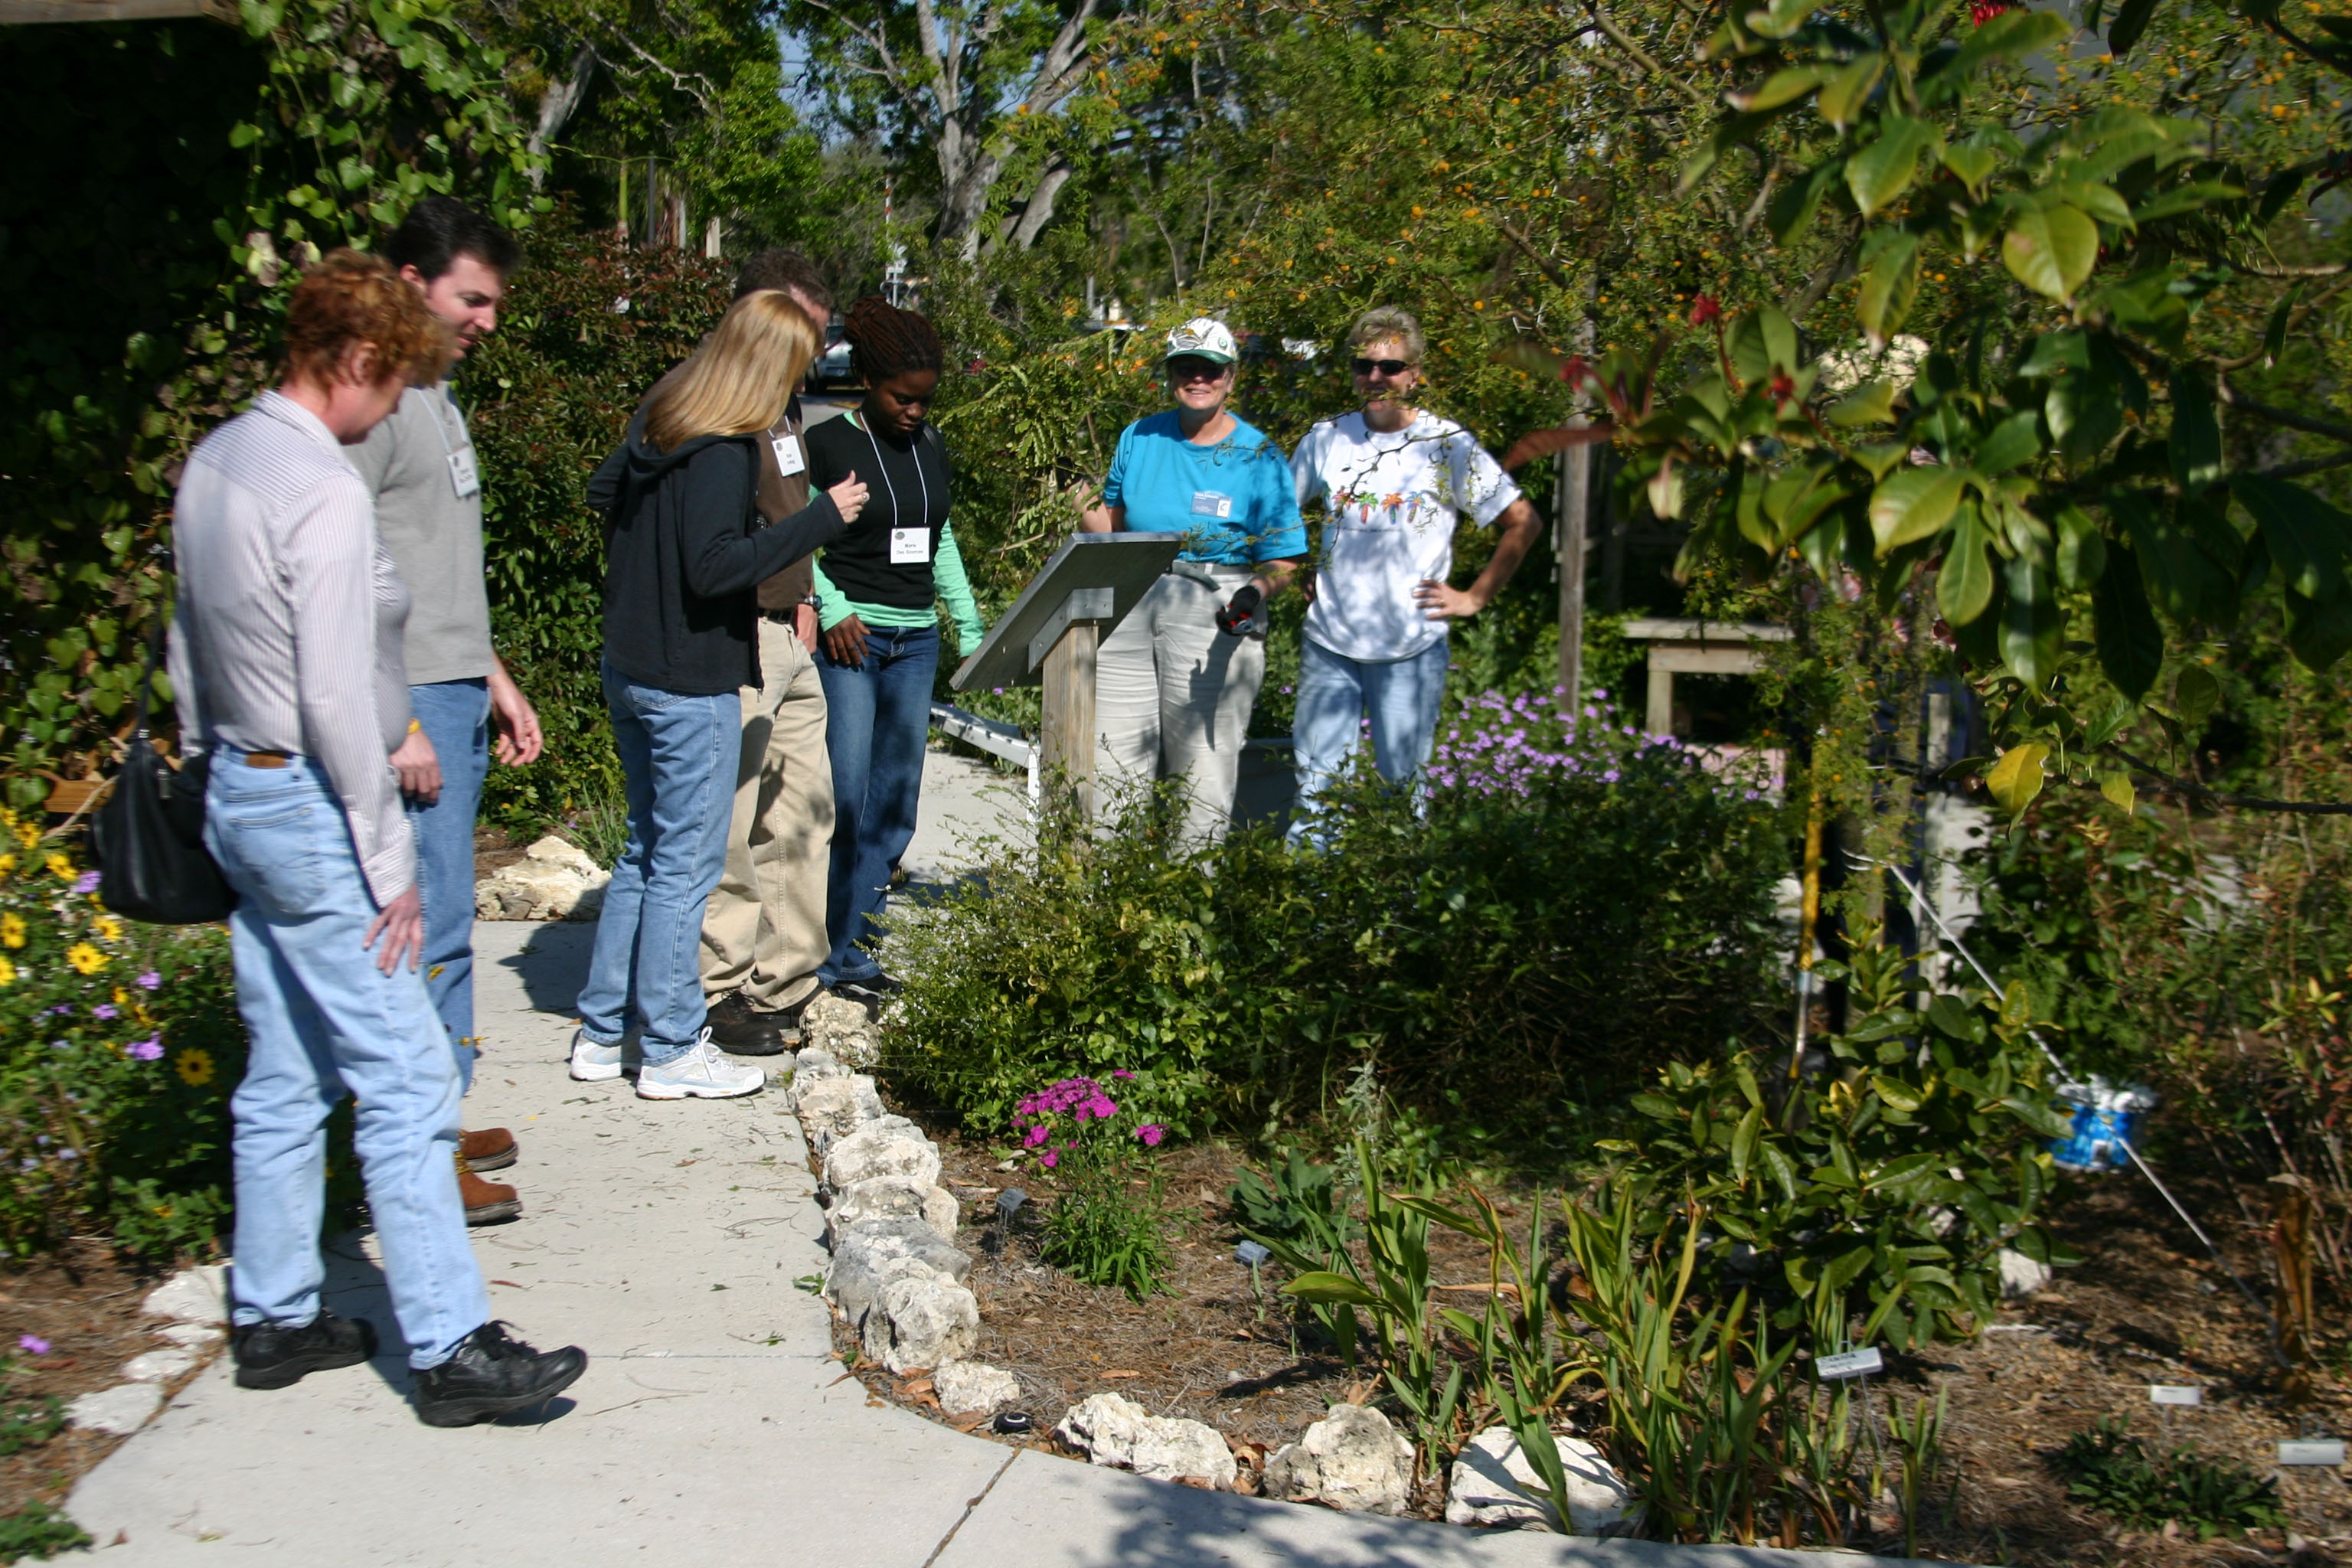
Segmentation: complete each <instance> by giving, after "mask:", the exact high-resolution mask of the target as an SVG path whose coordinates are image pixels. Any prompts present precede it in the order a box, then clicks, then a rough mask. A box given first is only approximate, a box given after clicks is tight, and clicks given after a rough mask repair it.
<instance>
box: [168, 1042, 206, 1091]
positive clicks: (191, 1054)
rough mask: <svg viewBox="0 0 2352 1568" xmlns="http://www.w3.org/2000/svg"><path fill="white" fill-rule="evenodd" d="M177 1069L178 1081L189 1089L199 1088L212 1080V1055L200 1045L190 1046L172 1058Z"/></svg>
mask: <svg viewBox="0 0 2352 1568" xmlns="http://www.w3.org/2000/svg"><path fill="white" fill-rule="evenodd" d="M172 1066H173V1068H176V1069H178V1071H179V1074H180V1081H181V1082H182V1083H184V1084H186V1085H188V1086H189V1087H190V1088H191V1089H194V1088H201V1087H202V1086H203V1085H205V1084H208V1083H210V1082H212V1080H213V1056H212V1053H211V1052H210V1051H207V1050H205V1049H204V1048H203V1047H190V1048H189V1049H187V1050H184V1051H182V1052H181V1053H180V1054H179V1055H178V1056H175V1057H173V1058H172Z"/></svg>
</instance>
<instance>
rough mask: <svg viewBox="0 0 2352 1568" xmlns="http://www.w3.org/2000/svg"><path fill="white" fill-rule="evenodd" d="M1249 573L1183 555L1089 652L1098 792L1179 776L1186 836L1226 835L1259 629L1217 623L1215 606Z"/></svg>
mask: <svg viewBox="0 0 2352 1568" xmlns="http://www.w3.org/2000/svg"><path fill="white" fill-rule="evenodd" d="M1249 580H1250V574H1249V572H1248V570H1247V569H1246V568H1244V567H1239V566H1214V565H1194V564H1191V563H1182V564H1180V565H1179V566H1178V567H1177V568H1176V569H1175V570H1174V571H1171V572H1170V573H1169V574H1167V575H1166V576H1164V577H1162V578H1160V581H1158V582H1157V583H1154V584H1152V585H1151V589H1150V592H1149V593H1147V594H1145V595H1143V600H1142V602H1141V603H1140V604H1139V605H1136V606H1135V608H1134V609H1133V610H1131V611H1129V614H1128V617H1127V619H1125V620H1123V621H1121V622H1120V623H1119V624H1118V630H1116V631H1114V632H1112V633H1111V635H1110V636H1109V637H1106V638H1104V639H1103V645H1102V648H1101V650H1100V651H1099V652H1098V653H1097V654H1096V656H1095V729H1096V731H1097V743H1096V746H1095V798H1096V799H1097V801H1098V802H1101V803H1103V804H1105V805H1108V804H1109V803H1110V802H1112V801H1114V800H1116V799H1118V796H1119V795H1120V794H1121V793H1122V792H1126V793H1132V792H1133V791H1134V790H1135V789H1137V788H1138V787H1139V786H1146V787H1148V786H1149V785H1150V783H1151V781H1152V780H1153V779H1155V778H1171V779H1175V778H1181V779H1182V780H1183V781H1184V795H1185V804H1184V837H1185V840H1186V841H1187V842H1189V843H1194V844H1202V843H1214V842H1215V841H1216V840H1218V839H1220V838H1223V837H1224V835H1225V829H1226V827H1227V826H1229V824H1230V822H1231V819H1232V817H1233V813H1234V784H1235V783H1236V782H1237V781H1238V780H1239V778H1240V776H1241V765H1242V742H1244V741H1245V740H1246V739H1247V738H1248V736H1249V716H1250V709H1251V708H1252V707H1253V706H1254V705H1255V703H1256V701H1257V689H1258V686H1259V685H1260V683H1262V682H1263V681H1264V680H1265V632H1264V631H1263V630H1262V629H1253V630H1251V631H1249V632H1246V633H1244V634H1243V635H1242V636H1240V637H1234V636H1232V635H1230V634H1228V633H1226V632H1223V631H1221V630H1219V629H1218V626H1217V612H1218V611H1219V610H1221V609H1223V608H1224V606H1225V603H1226V601H1227V600H1229V599H1231V598H1232V597H1233V596H1234V592H1235V591H1236V590H1237V589H1239V588H1240V587H1241V586H1242V584H1244V583H1247V582H1248V581H1249Z"/></svg>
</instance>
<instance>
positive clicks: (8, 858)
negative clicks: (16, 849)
mask: <svg viewBox="0 0 2352 1568" xmlns="http://www.w3.org/2000/svg"><path fill="white" fill-rule="evenodd" d="M15 869H16V857H15V856H14V855H0V877H5V876H6V875H7V874H8V873H9V872H11V871H13V870H15Z"/></svg>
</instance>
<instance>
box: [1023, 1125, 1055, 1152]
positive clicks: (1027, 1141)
mask: <svg viewBox="0 0 2352 1568" xmlns="http://www.w3.org/2000/svg"><path fill="white" fill-rule="evenodd" d="M1048 1136H1050V1134H1048V1133H1047V1132H1046V1131H1045V1129H1044V1128H1043V1127H1032V1128H1031V1129H1029V1136H1028V1137H1026V1138H1024V1139H1023V1140H1021V1146H1022V1147H1023V1148H1024V1149H1034V1148H1035V1147H1036V1146H1037V1145H1038V1144H1040V1143H1043V1142H1045V1140H1046V1138H1047V1137H1048Z"/></svg>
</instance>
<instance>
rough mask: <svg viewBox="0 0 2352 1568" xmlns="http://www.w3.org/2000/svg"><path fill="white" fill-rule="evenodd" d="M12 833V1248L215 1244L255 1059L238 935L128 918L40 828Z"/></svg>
mask: <svg viewBox="0 0 2352 1568" xmlns="http://www.w3.org/2000/svg"><path fill="white" fill-rule="evenodd" d="M0 826H5V828H6V831H7V834H8V835H9V837H8V838H7V840H6V841H5V850H6V851H8V852H7V853H5V854H0V1248H5V1256H6V1257H8V1258H12V1259H21V1258H26V1257H27V1256H30V1255H32V1254H35V1253H37V1252H40V1251H42V1250H44V1249H46V1248H48V1247H54V1246H56V1245H58V1243H59V1242H61V1241H63V1240H64V1239H65V1238H66V1237H68V1236H71V1235H89V1234H101V1235H104V1236H107V1237H110V1239H112V1240H113V1241H115V1242H116V1243H117V1244H118V1245H119V1246H121V1247H122V1248H123V1249H124V1250H126V1251H128V1252H131V1253H132V1254H134V1255H138V1256H144V1257H150V1258H173V1257H175V1256H178V1255H181V1254H184V1253H189V1252H202V1251H205V1250H208V1249H209V1248H210V1247H211V1246H212V1244H213V1242H214V1240H215V1237H217V1236H218V1235H219V1234H220V1232H221V1230H222V1229H223V1227H224V1226H226V1223H227V1216H228V1213H229V1205H230V1194H231V1180H230V1173H229V1164H228V1143H229V1118H228V1097H229V1093H230V1091H231V1090H232V1089H234V1088H235V1087H236V1081H237V1079H238V1078H239V1076H240V1075H241V1074H242V1072H243V1070H244V1063H245V1034H244V1028H243V1026H242V1024H241V1023H240V1022H239V1020H238V1017H237V1013H236V1002H235V994H234V989H233V984H232V980H231V972H230V962H229V950H228V938H227V934H226V932H225V931H220V930H218V929H216V928H213V927H195V928H190V929H187V930H176V929H171V928H163V927H155V926H141V925H134V924H131V923H130V922H126V921H121V920H119V919H117V918H116V917H114V916H112V915H110V914H109V913H107V912H106V911H105V910H103V909H100V907H99V904H98V899H97V895H96V894H95V893H94V892H92V891H91V890H90V889H92V888H93V887H94V886H95V879H94V876H93V875H92V874H90V873H86V872H84V871H82V870H81V868H79V866H78V865H76V864H75V862H74V860H73V858H71V857H70V856H69V855H68V854H66V853H65V852H64V851H63V850H61V849H58V848H56V847H53V846H52V844H51V842H50V841H45V840H43V839H42V838H41V837H40V836H39V833H38V830H37V828H35V827H34V826H31V825H30V824H26V823H19V822H18V821H17V820H16V818H15V817H13V816H8V815H6V814H5V813H0Z"/></svg>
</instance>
